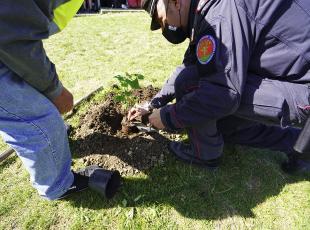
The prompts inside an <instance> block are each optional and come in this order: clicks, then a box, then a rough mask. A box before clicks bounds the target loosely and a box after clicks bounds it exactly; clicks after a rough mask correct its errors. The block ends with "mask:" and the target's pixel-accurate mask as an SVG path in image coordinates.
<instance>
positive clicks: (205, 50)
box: [196, 35, 216, 65]
mask: <svg viewBox="0 0 310 230" xmlns="http://www.w3.org/2000/svg"><path fill="white" fill-rule="evenodd" d="M215 50H216V43H215V39H214V38H213V37H212V36H211V35H206V36H204V37H202V38H201V39H200V40H199V42H198V44H197V48H196V56H197V59H198V61H199V62H200V64H202V65H206V64H208V63H209V62H210V61H211V60H212V58H213V56H214V53H215Z"/></svg>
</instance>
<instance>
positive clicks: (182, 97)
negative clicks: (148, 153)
mask: <svg viewBox="0 0 310 230" xmlns="http://www.w3.org/2000/svg"><path fill="white" fill-rule="evenodd" d="M142 5H143V8H144V9H145V10H146V11H147V12H148V13H149V14H150V15H151V17H152V23H151V30H157V29H160V28H161V29H162V34H163V36H164V37H165V38H166V39H167V40H168V41H169V42H171V43H174V44H179V43H181V42H183V41H184V40H186V38H189V39H190V43H189V47H188V49H187V51H186V53H185V56H184V60H183V63H182V65H181V66H179V67H177V68H176V70H175V72H174V73H173V74H172V75H171V77H170V78H169V79H168V80H167V81H166V83H165V84H164V86H163V88H162V90H161V91H160V92H159V93H158V94H157V95H156V96H155V97H154V98H153V100H152V101H151V102H150V104H149V108H150V109H152V110H153V112H152V114H151V115H150V116H149V121H150V123H151V124H152V125H153V126H154V127H156V128H158V129H167V130H179V129H186V130H187V133H188V136H189V140H190V144H189V145H187V144H184V143H181V142H172V143H170V146H169V148H170V151H171V152H172V153H173V154H175V155H176V156H177V157H178V158H180V159H182V160H184V161H187V162H190V163H195V164H199V165H203V166H206V167H208V168H210V169H214V168H217V167H218V165H219V163H220V159H221V155H222V151H223V145H224V142H226V143H234V144H242V145H247V146H252V147H257V148H267V149H271V150H277V151H282V152H284V153H286V154H287V156H288V158H289V160H290V164H286V163H285V164H283V168H284V169H286V170H287V171H294V170H308V171H309V170H310V163H309V162H307V161H305V160H301V159H297V158H296V152H295V150H294V148H293V147H294V144H295V143H296V140H297V138H298V136H299V134H300V130H301V129H300V127H302V126H303V125H304V123H305V121H306V119H307V117H308V115H309V108H310V106H309V87H308V84H309V83H310V70H309V57H310V28H309V27H308V26H307V25H309V23H310V16H309V15H308V14H307V13H306V11H305V10H304V9H309V10H310V5H309V4H308V3H307V1H305V0H303V1H300V3H299V4H297V3H295V2H293V1H287V0H280V1H276V2H275V1H272V0H269V1H262V0H254V1H253V0H251V1H250V0H240V1H223V0H200V1H199V0H190V1H187V0H144V1H143V2H142ZM173 99H176V103H174V104H168V103H169V102H171V101H172V100H173ZM141 113H143V111H141V110H140V109H139V108H132V109H131V110H130V112H129V114H128V118H129V119H134V118H135V117H136V116H138V115H141ZM292 162H294V163H293V164H292Z"/></svg>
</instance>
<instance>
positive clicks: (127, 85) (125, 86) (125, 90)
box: [115, 73, 144, 109]
mask: <svg viewBox="0 0 310 230" xmlns="http://www.w3.org/2000/svg"><path fill="white" fill-rule="evenodd" d="M115 78H116V79H117V81H118V85H117V86H118V87H117V89H116V91H115V92H116V95H115V100H116V101H118V102H121V103H122V105H123V108H124V109H128V108H129V107H131V106H133V105H134V104H135V103H136V102H137V98H136V97H134V96H133V95H132V91H133V90H134V89H140V88H141V87H140V84H139V80H142V79H143V78H144V77H143V76H142V75H141V74H128V73H126V75H125V76H122V75H117V76H115Z"/></svg>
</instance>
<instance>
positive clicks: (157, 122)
mask: <svg viewBox="0 0 310 230" xmlns="http://www.w3.org/2000/svg"><path fill="white" fill-rule="evenodd" d="M149 122H150V123H151V125H152V126H154V127H155V128H156V129H164V128H165V126H164V124H163V123H162V121H161V118H160V109H155V110H153V113H152V114H151V115H150V116H149Z"/></svg>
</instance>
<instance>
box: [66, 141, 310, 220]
mask: <svg viewBox="0 0 310 230" xmlns="http://www.w3.org/2000/svg"><path fill="white" fill-rule="evenodd" d="M87 141H88V140H87ZM120 144H121V143H120ZM224 155H225V156H224V160H223V165H222V166H221V168H220V169H219V170H218V171H214V172H210V171H208V170H207V169H204V168H200V167H196V166H192V165H187V164H184V163H182V162H179V161H177V160H176V159H175V158H174V157H172V156H168V160H167V161H166V162H165V164H164V165H163V166H160V167H156V168H154V169H152V170H149V171H145V172H144V173H145V174H146V175H147V177H146V178H145V177H144V176H136V177H126V178H124V179H123V186H122V188H121V190H120V192H119V194H118V195H117V196H116V197H115V198H114V199H112V200H109V201H108V200H105V199H103V198H100V197H99V196H98V195H96V194H94V193H92V192H91V191H88V192H85V193H84V194H79V195H78V194H77V195H75V196H73V197H72V198H70V202H71V204H72V205H73V206H78V207H80V206H82V207H87V208H90V209H94V210H99V209H107V208H112V207H118V206H121V207H123V206H124V204H125V203H126V207H150V206H153V205H154V204H155V205H156V206H162V205H164V206H167V207H174V208H175V209H176V210H177V211H178V212H179V213H180V214H181V215H183V216H185V217H188V218H193V219H207V220H215V219H223V218H226V217H229V216H236V215H237V216H242V217H254V214H253V212H252V209H253V208H255V207H256V206H257V205H259V204H260V203H262V202H264V201H265V200H266V199H268V198H269V197H272V196H277V195H278V194H279V193H280V192H281V191H282V189H283V188H284V186H285V185H286V184H290V183H295V182H298V181H302V180H309V178H310V177H309V175H300V176H296V175H295V176H290V175H286V174H284V173H282V172H281V170H280V168H279V164H280V163H281V162H282V161H283V160H284V156H282V155H281V154H279V153H273V152H267V151H266V152H263V151H259V150H255V149H251V148H242V147H238V151H232V150H231V149H226V150H225V154H224ZM123 160H124V161H126V159H123ZM128 163H129V164H130V163H132V162H128ZM135 166H136V167H137V166H138V165H135Z"/></svg>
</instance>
